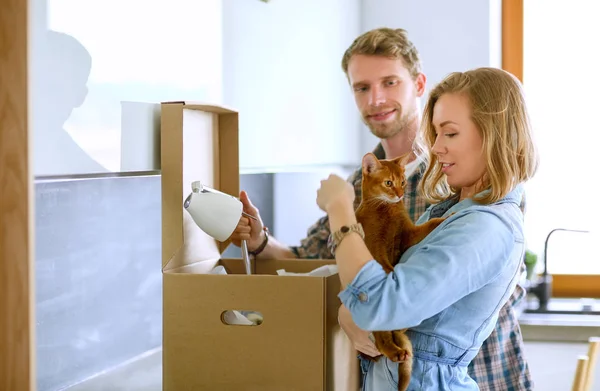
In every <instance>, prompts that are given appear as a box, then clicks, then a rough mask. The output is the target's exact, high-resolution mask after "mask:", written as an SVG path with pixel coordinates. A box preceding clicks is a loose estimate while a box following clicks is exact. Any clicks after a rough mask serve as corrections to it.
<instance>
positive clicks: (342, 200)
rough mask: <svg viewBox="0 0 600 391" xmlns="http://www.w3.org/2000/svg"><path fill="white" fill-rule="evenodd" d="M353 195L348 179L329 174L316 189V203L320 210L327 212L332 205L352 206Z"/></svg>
mask: <svg viewBox="0 0 600 391" xmlns="http://www.w3.org/2000/svg"><path fill="white" fill-rule="evenodd" d="M355 197H356V195H355V194H354V188H353V187H352V185H351V184H350V183H349V182H348V181H346V180H344V179H342V178H341V177H339V176H337V175H335V174H331V175H329V178H327V179H324V180H322V181H321V187H320V188H319V190H317V205H319V208H321V210H322V211H324V212H325V213H329V211H330V208H331V206H332V205H337V204H342V205H348V204H349V205H350V206H352V204H353V202H354V198H355Z"/></svg>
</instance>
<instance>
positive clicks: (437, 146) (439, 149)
mask: <svg viewBox="0 0 600 391" xmlns="http://www.w3.org/2000/svg"><path fill="white" fill-rule="evenodd" d="M431 150H432V151H433V153H435V154H436V155H438V156H439V155H443V154H444V153H446V147H445V146H444V141H443V139H442V137H440V136H436V138H435V142H434V143H433V147H432V148H431Z"/></svg>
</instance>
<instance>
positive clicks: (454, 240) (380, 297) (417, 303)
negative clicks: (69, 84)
mask: <svg viewBox="0 0 600 391" xmlns="http://www.w3.org/2000/svg"><path fill="white" fill-rule="evenodd" d="M340 216H343V215H342V214H340ZM340 220H341V219H340ZM344 223H346V222H344ZM333 229H334V228H333V227H332V230H333ZM349 239H351V240H349ZM345 242H346V243H345ZM361 242H362V240H361V239H360V237H359V236H358V235H352V236H348V237H347V238H345V239H344V240H343V241H342V243H340V246H339V247H338V250H337V251H336V260H337V264H338V270H339V271H340V272H343V273H344V276H341V275H340V278H342V279H349V278H352V280H351V281H350V283H348V284H347V286H346V288H345V289H344V290H343V291H342V292H341V293H340V294H339V297H340V299H341V301H342V303H343V304H344V305H345V306H346V307H347V308H348V309H349V310H350V312H351V313H352V316H353V319H354V321H355V323H356V324H357V325H358V327H360V328H361V329H364V330H371V331H378V330H398V329H404V328H410V327H414V326H417V325H419V324H420V323H421V322H422V321H423V320H425V319H428V318H430V317H431V316H433V315H435V314H437V313H439V312H441V311H442V310H443V309H445V308H447V307H449V306H450V305H452V304H453V303H455V302H456V301H458V300H460V299H461V298H463V297H464V296H466V295H468V294H469V293H472V292H474V291H476V290H478V289H480V288H481V287H483V286H484V285H486V284H487V283H489V282H490V281H491V280H493V279H494V278H495V277H496V276H498V274H500V273H501V271H502V270H503V269H504V268H505V267H506V266H507V262H508V261H509V260H510V259H511V257H510V254H511V252H512V250H513V248H514V243H515V241H514V236H513V233H512V227H511V226H510V224H509V223H508V222H506V221H505V220H504V219H503V218H501V217H500V216H498V215H496V214H494V213H491V212H488V211H484V210H482V209H476V210H468V211H464V212H459V213H457V214H456V215H454V216H452V217H449V218H448V221H447V222H446V223H445V224H444V226H443V228H442V230H440V231H438V232H437V233H436V234H435V237H432V238H430V242H429V243H428V244H427V246H425V247H422V248H420V249H419V250H417V251H415V252H414V253H413V254H411V256H410V258H408V259H407V260H406V262H404V263H399V264H397V265H396V267H395V268H394V271H393V272H391V273H389V274H386V273H385V272H384V270H383V268H382V267H381V265H379V264H378V263H377V262H376V261H375V260H371V259H369V258H368V252H364V249H363V247H364V243H363V244H361ZM352 276H353V277H352Z"/></svg>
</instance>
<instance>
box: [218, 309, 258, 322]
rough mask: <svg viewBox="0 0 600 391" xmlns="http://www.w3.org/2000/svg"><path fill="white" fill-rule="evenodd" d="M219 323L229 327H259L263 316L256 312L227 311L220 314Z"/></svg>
mask: <svg viewBox="0 0 600 391" xmlns="http://www.w3.org/2000/svg"><path fill="white" fill-rule="evenodd" d="M221 322H222V323H223V324H226V325H229V326H259V325H261V324H262V322H263V315H262V314H261V313H260V312H258V311H241V310H227V311H223V312H221Z"/></svg>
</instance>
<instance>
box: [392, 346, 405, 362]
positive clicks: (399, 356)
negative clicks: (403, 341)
mask: <svg viewBox="0 0 600 391" xmlns="http://www.w3.org/2000/svg"><path fill="white" fill-rule="evenodd" d="M409 358H410V352H409V351H408V350H406V349H398V350H397V351H396V352H395V354H394V355H393V356H392V357H390V358H389V359H390V360H392V361H393V362H403V361H406V360H408V359H409Z"/></svg>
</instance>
